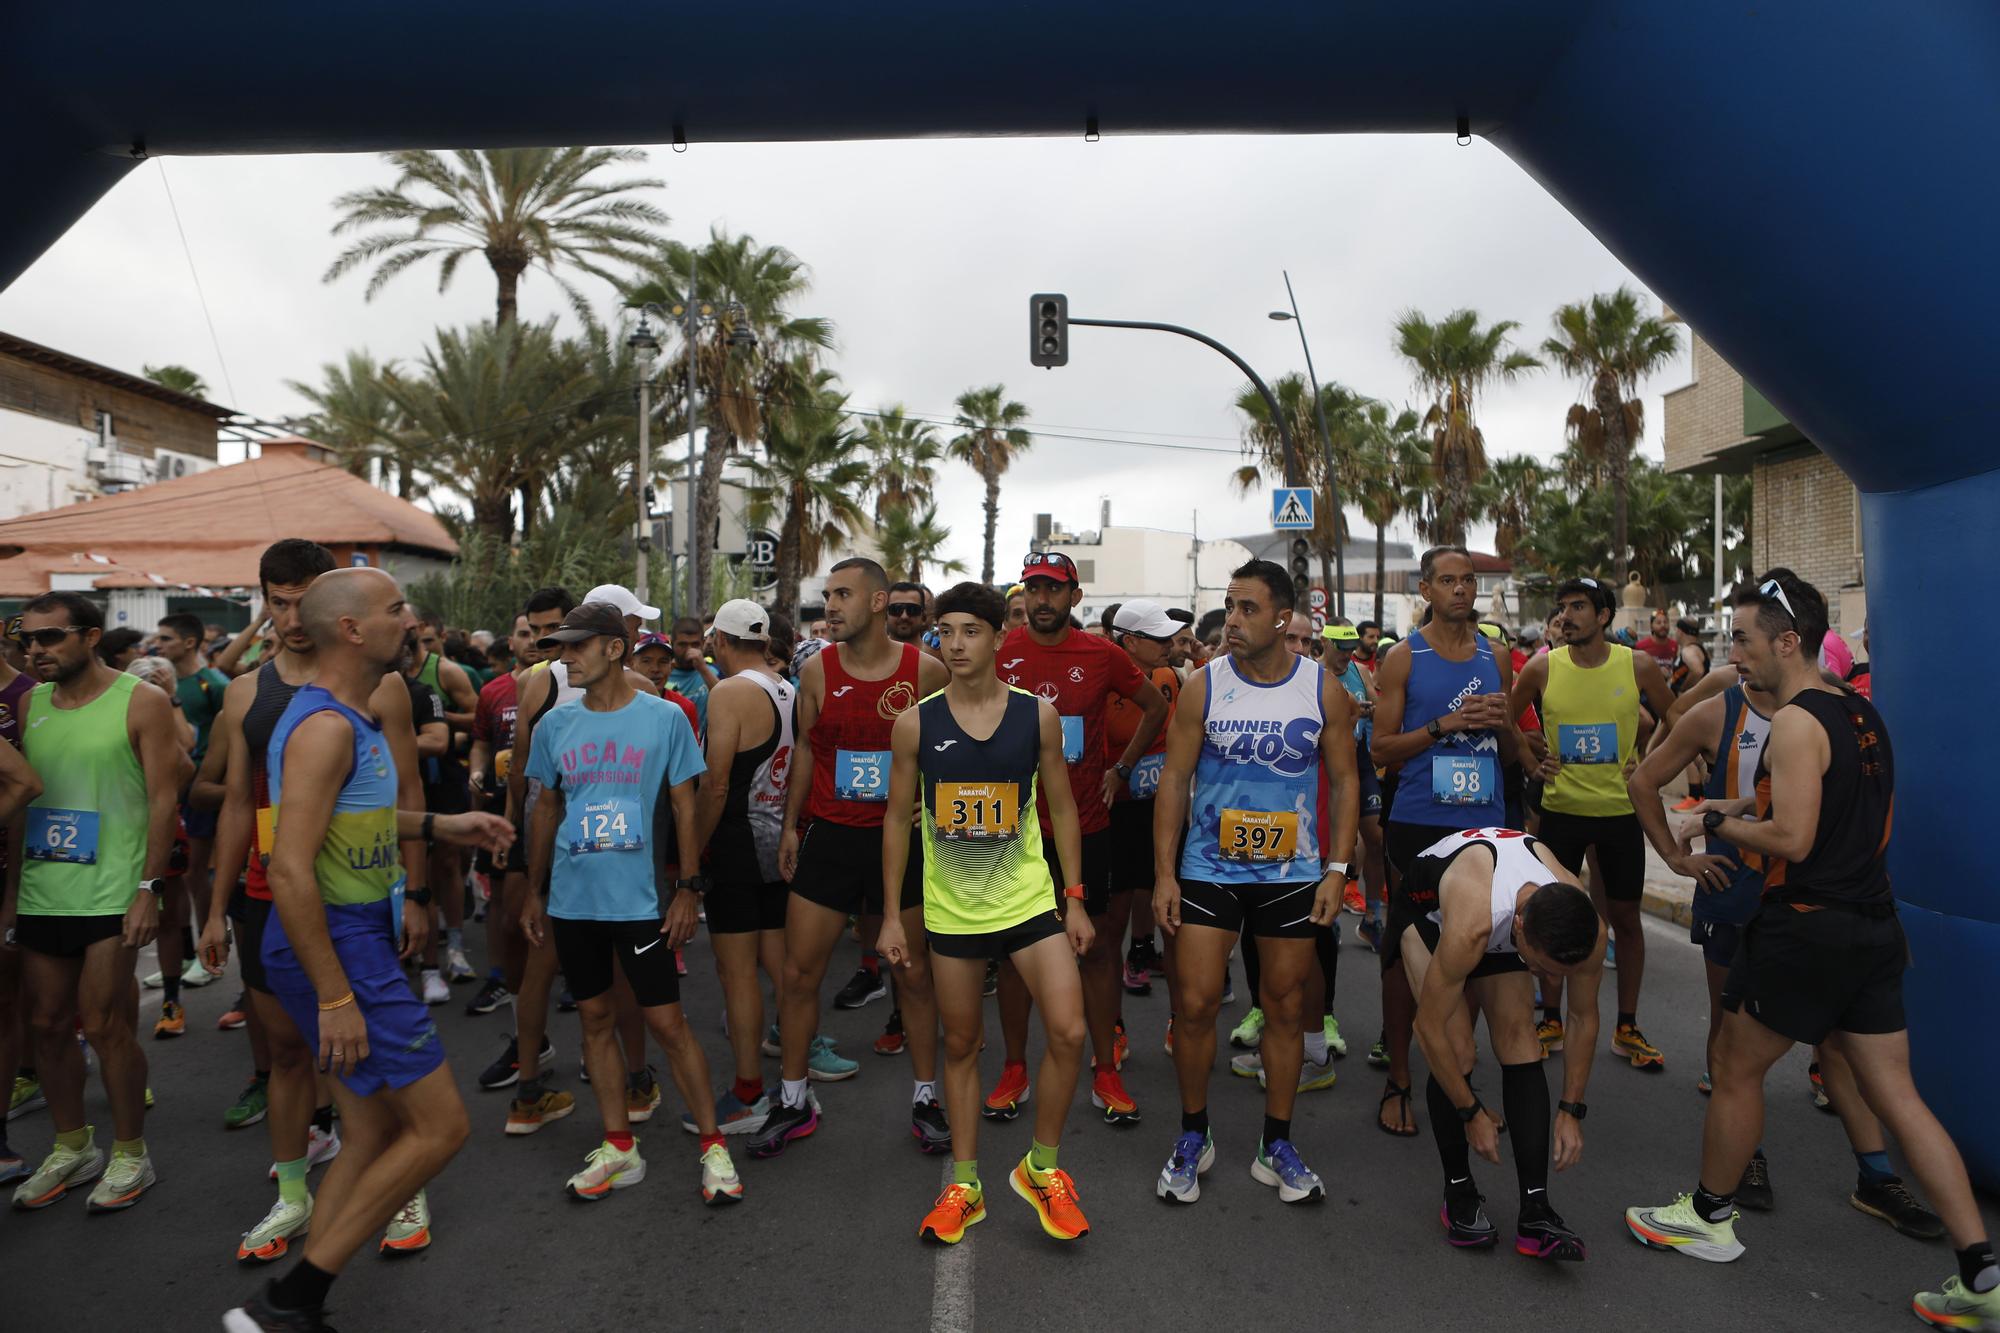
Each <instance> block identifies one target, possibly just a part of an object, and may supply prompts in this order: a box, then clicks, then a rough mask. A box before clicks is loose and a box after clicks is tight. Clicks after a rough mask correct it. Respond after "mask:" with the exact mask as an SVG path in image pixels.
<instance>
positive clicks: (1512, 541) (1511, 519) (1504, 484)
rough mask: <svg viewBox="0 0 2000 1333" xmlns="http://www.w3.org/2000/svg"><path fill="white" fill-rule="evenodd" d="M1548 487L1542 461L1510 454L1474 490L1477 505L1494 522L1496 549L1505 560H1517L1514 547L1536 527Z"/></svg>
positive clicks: (1480, 480)
mask: <svg viewBox="0 0 2000 1333" xmlns="http://www.w3.org/2000/svg"><path fill="white" fill-rule="evenodd" d="M1547 485H1548V474H1547V473H1546V472H1544V471H1543V469H1542V464H1541V460H1539V459H1537V458H1535V457H1534V456H1533V455H1532V454H1509V455H1508V456H1507V457H1505V458H1497V459H1494V460H1493V461H1492V463H1491V464H1490V465H1489V466H1488V467H1487V469H1486V475H1485V476H1483V477H1481V478H1480V479H1479V484H1478V485H1477V486H1475V487H1473V490H1472V502H1473V505H1474V507H1475V508H1476V509H1477V510H1478V512H1479V513H1481V514H1483V515H1485V516H1486V517H1487V518H1489V519H1491V520H1493V549H1494V551H1495V552H1496V553H1497V554H1498V555H1499V556H1501V558H1503V559H1507V560H1512V559H1513V558H1514V548H1515V547H1516V546H1518V545H1520V543H1521V538H1522V537H1523V536H1524V535H1526V533H1527V531H1528V529H1529V528H1531V527H1533V526H1534V521H1535V512H1536V506H1537V504H1538V503H1539V502H1540V499H1541V496H1542V492H1543V491H1544V490H1545V489H1546V487H1547Z"/></svg>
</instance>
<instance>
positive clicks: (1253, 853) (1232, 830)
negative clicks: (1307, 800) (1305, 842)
mask: <svg viewBox="0 0 2000 1333" xmlns="http://www.w3.org/2000/svg"><path fill="white" fill-rule="evenodd" d="M1218 843H1219V845H1220V848H1221V852H1222V857H1223V859H1224V860H1226V861H1289V860H1291V859H1292V857H1293V856H1294V855H1296V854H1297V853H1298V849H1299V815H1298V811H1296V810H1224V811H1223V812H1222V827H1221V830H1220V833H1219V837H1218Z"/></svg>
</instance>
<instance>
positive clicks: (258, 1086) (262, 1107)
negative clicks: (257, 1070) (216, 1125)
mask: <svg viewBox="0 0 2000 1333" xmlns="http://www.w3.org/2000/svg"><path fill="white" fill-rule="evenodd" d="M270 1111H271V1087H270V1084H268V1083H267V1082H265V1081H264V1080H263V1079H261V1078H253V1079H251V1080H250V1082H249V1083H247V1084H245V1085H244V1088H243V1091H242V1092H240V1093H238V1094H237V1095H236V1100H235V1101H233V1102H231V1103H230V1104H229V1109H228V1110H227V1111H224V1112H223V1113H222V1125H223V1128H225V1129H242V1128H244V1127H245V1126H248V1125H254V1124H256V1123H257V1122H258V1121H259V1120H262V1119H263V1118H264V1117H265V1116H266V1115H269V1114H270Z"/></svg>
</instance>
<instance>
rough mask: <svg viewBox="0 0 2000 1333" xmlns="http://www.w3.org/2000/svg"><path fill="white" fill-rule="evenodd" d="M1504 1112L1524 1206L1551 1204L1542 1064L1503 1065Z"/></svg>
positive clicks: (1546, 1094)
mask: <svg viewBox="0 0 2000 1333" xmlns="http://www.w3.org/2000/svg"><path fill="white" fill-rule="evenodd" d="M1500 1109H1501V1110H1503V1111H1505V1112H1506V1113H1507V1137H1508V1138H1510V1139H1512V1140H1513V1143H1514V1175H1515V1178H1516V1179H1517V1180H1518V1181H1519V1182H1520V1185H1521V1207H1522V1208H1524V1209H1526V1208H1529V1207H1531V1206H1532V1207H1535V1208H1546V1207H1548V1202H1549V1081H1548V1078H1547V1077H1546V1076H1545V1075H1543V1073H1542V1066H1541V1063H1540V1062H1539V1061H1537V1062H1536V1063H1534V1064H1528V1065H1501V1066H1500Z"/></svg>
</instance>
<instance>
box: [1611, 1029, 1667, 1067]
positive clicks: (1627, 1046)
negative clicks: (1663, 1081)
mask: <svg viewBox="0 0 2000 1333" xmlns="http://www.w3.org/2000/svg"><path fill="white" fill-rule="evenodd" d="M1611 1049H1612V1050H1614V1051H1616V1052H1618V1054H1620V1055H1622V1056H1625V1057H1626V1058H1627V1059H1629V1060H1631V1062H1632V1068H1634V1069H1643V1070H1645V1071H1646V1072H1647V1073H1649V1074H1657V1073H1660V1072H1661V1071H1662V1070H1664V1069H1665V1068H1666V1067H1667V1057H1666V1056H1664V1055H1662V1054H1660V1050H1659V1048H1658V1047H1657V1046H1655V1045H1653V1043H1652V1042H1650V1041H1647V1040H1646V1034H1645V1033H1643V1032H1641V1031H1639V1026H1638V1024H1636V1023H1620V1024H1619V1025H1618V1031H1617V1032H1616V1033H1614V1034H1613V1035H1612V1038H1611Z"/></svg>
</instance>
